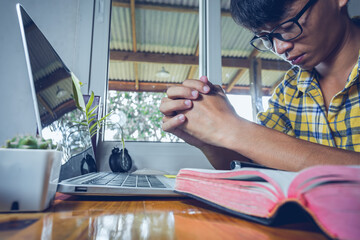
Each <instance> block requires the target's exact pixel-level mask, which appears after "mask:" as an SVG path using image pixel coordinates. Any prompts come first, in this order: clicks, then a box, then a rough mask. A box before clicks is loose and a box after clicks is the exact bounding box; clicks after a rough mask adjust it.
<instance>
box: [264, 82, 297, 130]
mask: <svg viewBox="0 0 360 240" xmlns="http://www.w3.org/2000/svg"><path fill="white" fill-rule="evenodd" d="M257 118H258V122H259V124H260V125H263V126H265V127H268V128H272V129H275V130H277V131H280V132H283V133H286V134H288V135H290V136H295V133H294V130H293V128H292V125H291V121H290V120H289V117H288V112H287V110H286V105H285V101H284V84H283V82H282V83H280V84H279V85H278V87H277V88H276V89H275V92H274V94H273V95H272V97H271V98H270V99H269V108H268V110H267V111H266V112H260V113H258V115H257Z"/></svg>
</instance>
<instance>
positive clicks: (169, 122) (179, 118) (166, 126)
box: [162, 114, 186, 132]
mask: <svg viewBox="0 0 360 240" xmlns="http://www.w3.org/2000/svg"><path fill="white" fill-rule="evenodd" d="M185 121H186V117H185V115H184V114H178V115H176V116H175V117H168V116H164V117H163V124H162V129H163V130H164V131H165V132H171V131H172V130H174V129H175V128H177V127H179V126H180V125H182V124H183V123H184V122H185Z"/></svg>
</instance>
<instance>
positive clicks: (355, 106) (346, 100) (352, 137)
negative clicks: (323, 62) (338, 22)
mask: <svg viewBox="0 0 360 240" xmlns="http://www.w3.org/2000/svg"><path fill="white" fill-rule="evenodd" d="M359 63H360V56H359V59H358V62H357V64H356V65H355V67H354V68H353V69H352V71H351V73H350V75H349V78H348V80H347V83H346V86H345V88H344V89H343V90H342V91H340V92H339V93H337V94H336V95H335V96H334V97H333V99H332V100H331V102H330V106H329V109H328V111H326V108H325V105H324V99H323V96H322V93H321V90H320V87H319V83H318V76H317V73H316V71H311V72H310V71H305V70H300V69H299V68H297V67H293V68H292V69H290V70H289V71H288V72H287V74H286V76H285V78H284V80H283V81H282V83H280V84H279V86H278V87H277V88H276V89H275V91H274V94H273V96H272V97H271V99H270V100H269V108H268V110H267V111H266V112H261V113H259V114H258V120H259V122H260V124H261V125H264V126H266V127H269V128H273V129H276V130H278V131H281V132H284V133H286V134H288V135H290V136H294V137H297V138H300V139H303V140H307V141H310V142H314V143H319V144H322V145H326V146H331V147H338V148H342V149H347V150H353V151H356V152H360V80H359V70H360V68H359V66H360V64H359Z"/></svg>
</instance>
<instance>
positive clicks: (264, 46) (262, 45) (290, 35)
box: [250, 0, 317, 52]
mask: <svg viewBox="0 0 360 240" xmlns="http://www.w3.org/2000/svg"><path fill="white" fill-rule="evenodd" d="M316 1H317V0H309V1H308V3H307V4H306V5H305V7H304V8H303V9H301V11H300V12H299V13H298V14H297V15H296V16H295V17H293V18H291V19H289V20H287V21H285V22H283V23H280V24H279V25H277V26H276V27H275V28H274V29H273V30H272V31H271V32H270V33H268V34H265V35H261V36H254V37H253V39H251V41H250V44H251V45H252V46H253V47H254V48H256V49H257V50H259V51H264V52H265V51H269V50H273V47H274V46H273V39H274V38H277V39H279V40H281V41H284V42H288V41H291V40H294V39H295V38H297V37H299V36H300V35H301V34H302V32H303V29H302V27H301V25H300V23H299V22H298V21H299V19H300V18H301V16H302V15H303V14H304V13H305V12H306V10H308V9H309V8H310V7H311V6H312V5H313V4H314V3H315V2H316Z"/></svg>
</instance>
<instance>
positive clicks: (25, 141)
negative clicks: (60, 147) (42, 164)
mask: <svg viewBox="0 0 360 240" xmlns="http://www.w3.org/2000/svg"><path fill="white" fill-rule="evenodd" d="M3 148H21V149H55V148H56V145H54V144H53V143H52V141H51V139H48V140H45V139H44V138H41V137H34V136H31V135H27V136H16V137H14V138H12V139H11V140H7V141H6V145H5V146H3Z"/></svg>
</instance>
